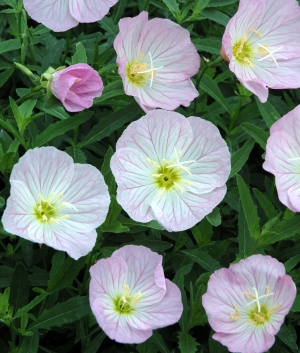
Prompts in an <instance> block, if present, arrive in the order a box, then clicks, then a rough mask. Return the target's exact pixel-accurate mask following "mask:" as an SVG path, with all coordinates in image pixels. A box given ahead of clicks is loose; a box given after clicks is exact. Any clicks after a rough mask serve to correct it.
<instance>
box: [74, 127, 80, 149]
mask: <svg viewBox="0 0 300 353" xmlns="http://www.w3.org/2000/svg"><path fill="white" fill-rule="evenodd" d="M78 131H79V126H76V127H75V128H74V146H76V144H77V139H78Z"/></svg>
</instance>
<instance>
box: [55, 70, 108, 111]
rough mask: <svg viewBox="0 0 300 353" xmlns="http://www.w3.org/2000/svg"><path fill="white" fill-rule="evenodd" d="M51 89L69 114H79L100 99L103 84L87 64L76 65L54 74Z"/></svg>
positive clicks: (96, 73)
mask: <svg viewBox="0 0 300 353" xmlns="http://www.w3.org/2000/svg"><path fill="white" fill-rule="evenodd" d="M50 89H51V91H52V93H53V94H54V96H55V97H56V98H58V99H59V100H60V101H61V102H62V104H63V106H64V107H65V109H66V110H68V111H69V112H79V111H81V110H83V109H85V108H90V107H91V106H92V105H93V99H94V98H96V97H100V96H101V94H102V91H103V82H102V79H101V77H100V76H99V75H98V72H97V71H96V70H94V69H93V68H92V67H90V66H89V65H87V64H76V65H72V66H69V67H67V68H66V69H64V70H60V71H57V72H55V73H54V74H53V78H52V82H51V86H50Z"/></svg>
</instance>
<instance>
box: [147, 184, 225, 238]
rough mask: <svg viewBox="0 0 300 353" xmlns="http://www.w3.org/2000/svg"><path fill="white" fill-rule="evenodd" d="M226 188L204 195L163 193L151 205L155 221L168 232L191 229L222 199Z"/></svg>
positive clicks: (176, 192)
mask: <svg viewBox="0 0 300 353" xmlns="http://www.w3.org/2000/svg"><path fill="white" fill-rule="evenodd" d="M183 187H184V186H183ZM225 194H226V186H222V187H219V188H215V189H214V190H213V191H211V192H209V193H206V194H200V195H199V194H193V193H192V192H190V191H188V190H187V191H184V192H183V193H181V192H180V191H179V190H178V191H177V190H172V191H170V192H164V194H163V195H162V196H157V197H156V198H155V199H153V201H152V203H151V208H152V211H153V214H154V216H155V219H157V221H158V222H159V223H160V224H161V225H162V226H163V227H164V228H165V229H166V230H168V231H169V232H178V231H181V230H186V229H189V228H191V227H193V226H194V225H195V224H196V223H198V222H199V221H201V219H202V218H203V217H205V216H206V215H208V214H209V213H210V212H211V211H212V210H213V209H214V208H215V206H217V205H218V204H219V203H220V202H221V201H222V200H223V198H224V196H225Z"/></svg>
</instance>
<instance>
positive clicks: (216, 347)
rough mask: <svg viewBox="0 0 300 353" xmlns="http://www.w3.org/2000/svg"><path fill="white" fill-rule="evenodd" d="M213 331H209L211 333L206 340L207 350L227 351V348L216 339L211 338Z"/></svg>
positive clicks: (218, 352) (219, 352) (214, 351)
mask: <svg viewBox="0 0 300 353" xmlns="http://www.w3.org/2000/svg"><path fill="white" fill-rule="evenodd" d="M213 333H214V332H213V331H211V333H210V335H209V340H208V346H209V352H210V353H228V349H227V348H226V347H225V346H223V345H222V344H221V343H219V342H218V341H216V340H214V339H213V338H212V334H213Z"/></svg>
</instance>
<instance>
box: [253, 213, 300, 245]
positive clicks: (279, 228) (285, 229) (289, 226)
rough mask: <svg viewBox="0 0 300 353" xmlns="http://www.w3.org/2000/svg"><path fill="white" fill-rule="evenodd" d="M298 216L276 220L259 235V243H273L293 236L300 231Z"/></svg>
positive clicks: (299, 218)
mask: <svg viewBox="0 0 300 353" xmlns="http://www.w3.org/2000/svg"><path fill="white" fill-rule="evenodd" d="M299 223H300V216H295V217H294V218H291V219H288V220H283V221H281V222H278V223H277V224H276V225H275V227H274V228H272V229H271V230H265V231H263V232H262V234H261V236H260V237H259V245H260V246H263V245H268V244H274V243H276V242H277V241H280V240H284V239H288V238H291V237H293V236H294V235H295V234H296V233H299V232H300V229H299Z"/></svg>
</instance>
